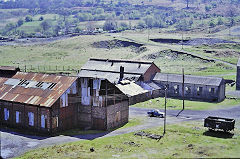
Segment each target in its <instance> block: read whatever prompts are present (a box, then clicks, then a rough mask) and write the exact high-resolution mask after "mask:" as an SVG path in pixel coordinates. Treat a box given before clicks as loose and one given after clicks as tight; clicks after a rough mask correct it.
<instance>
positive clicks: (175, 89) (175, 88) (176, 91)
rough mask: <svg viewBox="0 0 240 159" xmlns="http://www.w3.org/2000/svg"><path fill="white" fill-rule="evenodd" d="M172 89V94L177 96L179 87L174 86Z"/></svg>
mask: <svg viewBox="0 0 240 159" xmlns="http://www.w3.org/2000/svg"><path fill="white" fill-rule="evenodd" d="M173 88H174V94H179V85H175V86H174V87H173Z"/></svg>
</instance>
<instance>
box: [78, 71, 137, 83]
mask: <svg viewBox="0 0 240 159" xmlns="http://www.w3.org/2000/svg"><path fill="white" fill-rule="evenodd" d="M140 76H141V75H136V74H126V73H124V77H123V80H126V79H127V80H131V81H137V80H138V79H139V77H140ZM78 77H87V78H103V79H107V80H108V81H109V82H111V83H118V82H119V78H120V73H115V72H102V71H95V70H81V71H80V72H79V74H78Z"/></svg>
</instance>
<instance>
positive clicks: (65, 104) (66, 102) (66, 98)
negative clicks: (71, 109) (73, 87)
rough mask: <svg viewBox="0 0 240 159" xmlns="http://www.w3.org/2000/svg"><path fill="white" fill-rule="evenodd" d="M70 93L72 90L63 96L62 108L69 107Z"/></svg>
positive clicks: (61, 98)
mask: <svg viewBox="0 0 240 159" xmlns="http://www.w3.org/2000/svg"><path fill="white" fill-rule="evenodd" d="M69 93H70V90H69V89H68V90H67V91H66V92H65V93H63V95H62V96H61V97H60V102H61V106H62V107H66V106H68V94H69Z"/></svg>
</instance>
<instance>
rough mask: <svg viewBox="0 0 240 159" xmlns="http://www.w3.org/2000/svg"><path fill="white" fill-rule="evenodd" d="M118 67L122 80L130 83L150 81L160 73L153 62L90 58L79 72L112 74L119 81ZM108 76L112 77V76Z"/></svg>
mask: <svg viewBox="0 0 240 159" xmlns="http://www.w3.org/2000/svg"><path fill="white" fill-rule="evenodd" d="M120 67H121V68H122V75H123V77H122V78H124V79H128V80H131V81H132V80H134V81H136V80H138V81H144V82H146V81H151V80H152V79H153V77H154V75H155V74H156V73H157V72H161V70H160V69H159V68H158V67H157V66H156V65H155V64H154V62H153V61H137V60H136V61H134V60H123V59H120V60H113V59H96V58H90V59H89V60H88V61H87V63H86V64H85V65H84V66H83V67H82V68H81V71H84V70H85V71H91V72H97V73H99V74H100V73H102V74H104V73H113V74H115V75H116V78H117V79H119V74H120ZM109 76H112V74H111V75H109ZM136 77H137V78H136ZM120 80H122V79H120ZM117 82H118V81H117Z"/></svg>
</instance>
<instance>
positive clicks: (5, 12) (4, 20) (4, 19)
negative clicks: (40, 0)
mask: <svg viewBox="0 0 240 159" xmlns="http://www.w3.org/2000/svg"><path fill="white" fill-rule="evenodd" d="M27 14H28V9H0V16H1V18H0V29H2V28H3V27H4V26H5V25H6V24H8V23H11V22H13V23H15V22H17V21H18V20H19V19H20V18H23V17H24V16H26V15H27Z"/></svg>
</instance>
